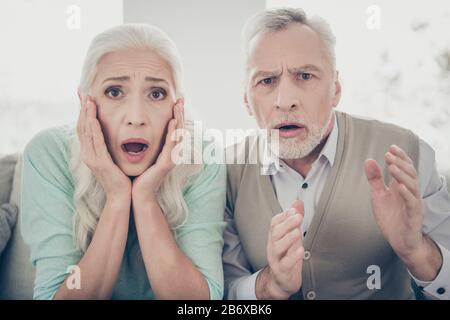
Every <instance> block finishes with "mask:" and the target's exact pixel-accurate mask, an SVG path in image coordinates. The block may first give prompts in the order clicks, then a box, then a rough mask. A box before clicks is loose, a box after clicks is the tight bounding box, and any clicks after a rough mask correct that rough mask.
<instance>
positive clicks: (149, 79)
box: [145, 77, 169, 85]
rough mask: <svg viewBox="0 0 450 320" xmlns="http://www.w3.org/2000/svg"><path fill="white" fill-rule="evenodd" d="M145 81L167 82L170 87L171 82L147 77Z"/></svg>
mask: <svg viewBox="0 0 450 320" xmlns="http://www.w3.org/2000/svg"><path fill="white" fill-rule="evenodd" d="M145 81H151V82H165V83H166V84H167V85H169V82H168V81H167V80H166V79H162V78H155V77H145Z"/></svg>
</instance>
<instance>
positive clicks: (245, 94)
mask: <svg viewBox="0 0 450 320" xmlns="http://www.w3.org/2000/svg"><path fill="white" fill-rule="evenodd" d="M244 103H245V108H246V109H247V112H248V114H249V115H250V116H251V117H252V116H253V113H252V110H251V109H250V105H249V104H248V98H247V92H246V93H244Z"/></svg>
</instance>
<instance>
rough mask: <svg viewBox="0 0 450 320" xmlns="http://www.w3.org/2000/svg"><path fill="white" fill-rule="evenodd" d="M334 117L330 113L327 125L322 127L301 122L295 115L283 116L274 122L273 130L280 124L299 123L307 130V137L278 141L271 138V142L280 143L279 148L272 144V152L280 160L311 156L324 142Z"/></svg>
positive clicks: (280, 139) (272, 124) (279, 139)
mask: <svg viewBox="0 0 450 320" xmlns="http://www.w3.org/2000/svg"><path fill="white" fill-rule="evenodd" d="M332 117H333V112H330V115H329V117H328V119H327V121H325V123H324V124H323V125H322V126H320V125H313V124H309V123H306V122H304V121H301V120H300V119H298V118H297V117H296V116H295V115H293V114H283V115H281V116H280V117H278V118H276V119H274V120H273V121H272V123H271V125H270V127H271V128H273V127H274V126H275V125H277V124H279V123H280V122H298V123H300V124H302V125H304V126H305V127H306V128H307V136H306V138H304V139H302V137H301V136H297V137H294V138H287V139H286V138H281V137H279V138H278V139H270V138H269V141H272V140H273V141H278V142H279V146H278V148H277V147H276V146H273V145H272V144H270V149H271V151H272V152H273V153H275V155H277V156H278V158H280V159H302V158H305V157H307V156H309V155H310V154H311V152H312V151H313V150H314V149H315V148H316V147H317V146H318V145H319V144H320V143H321V142H322V139H323V137H324V136H325V133H326V131H327V129H328V126H329V125H330V121H331V119H332ZM277 149H278V150H277ZM277 151H278V154H277Z"/></svg>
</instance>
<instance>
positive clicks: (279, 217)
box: [270, 211, 291, 230]
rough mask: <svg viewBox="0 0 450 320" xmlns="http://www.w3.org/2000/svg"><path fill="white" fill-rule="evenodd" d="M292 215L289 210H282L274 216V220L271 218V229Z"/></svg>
mask: <svg viewBox="0 0 450 320" xmlns="http://www.w3.org/2000/svg"><path fill="white" fill-rule="evenodd" d="M290 216H291V213H290V212H289V211H283V212H280V213H278V214H276V215H274V216H273V217H272V220H270V230H272V229H273V228H275V226H277V225H278V224H280V223H281V222H283V221H285V220H286V219H287V218H289V217H290Z"/></svg>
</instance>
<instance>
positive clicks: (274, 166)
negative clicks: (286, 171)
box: [261, 114, 339, 175]
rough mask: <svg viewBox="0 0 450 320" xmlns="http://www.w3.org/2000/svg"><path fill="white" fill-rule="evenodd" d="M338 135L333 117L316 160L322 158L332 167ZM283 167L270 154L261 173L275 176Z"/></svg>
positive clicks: (282, 163)
mask: <svg viewBox="0 0 450 320" xmlns="http://www.w3.org/2000/svg"><path fill="white" fill-rule="evenodd" d="M338 135H339V127H338V124H337V116H336V114H335V115H334V125H333V129H332V130H331V133H330V135H329V136H328V139H327V142H326V143H325V145H324V146H323V148H322V151H321V152H320V154H319V157H318V158H317V159H321V158H322V157H324V158H325V159H326V160H328V162H329V163H330V166H333V164H334V159H335V157H336V150H337V142H338ZM283 166H286V163H285V162H284V161H283V160H281V159H278V158H277V156H276V155H274V154H273V153H271V154H270V156H269V158H268V159H267V160H266V162H265V164H263V166H262V168H261V173H262V174H263V175H274V174H277V173H278V172H279V171H280V170H283Z"/></svg>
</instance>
